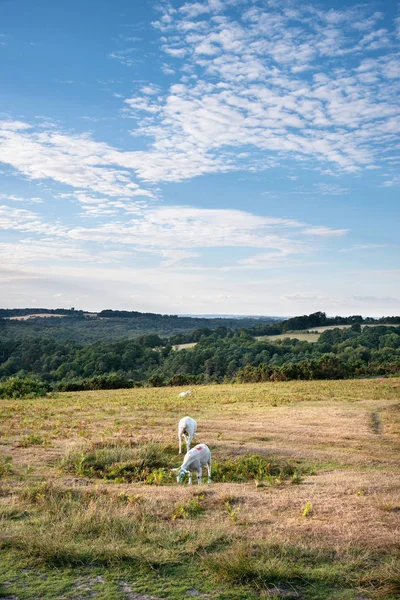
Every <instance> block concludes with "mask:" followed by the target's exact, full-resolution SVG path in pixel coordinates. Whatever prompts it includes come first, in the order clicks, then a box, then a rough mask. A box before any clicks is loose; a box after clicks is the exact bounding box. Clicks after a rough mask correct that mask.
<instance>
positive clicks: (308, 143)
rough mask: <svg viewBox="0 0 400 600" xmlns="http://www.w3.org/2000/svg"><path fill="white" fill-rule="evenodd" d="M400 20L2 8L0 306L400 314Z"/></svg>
mask: <svg viewBox="0 0 400 600" xmlns="http://www.w3.org/2000/svg"><path fill="white" fill-rule="evenodd" d="M399 41H400V4H398V3H397V2H393V1H392V0H384V1H383V0H377V1H376V2H366V3H365V2H364V3H362V4H358V3H353V2H351V1H343V0H342V1H341V0H336V1H335V2H334V1H333V0H326V1H321V2H315V1H314V0H310V1H309V2H304V0H302V1H297V0H198V1H197V0H196V1H190V2H188V1H185V0H171V1H169V0H166V1H159V0H113V2H110V1H109V0H96V2H91V1H89V0H86V1H83V2H82V0H68V1H67V0H59V1H57V2H54V0H35V2H32V0H0V65H1V86H0V306H1V307H2V308H7V307H8V308H11V307H47V308H58V307H62V308H69V307H72V306H74V307H75V308H80V309H85V310H93V311H96V310H101V309H106V308H112V309H124V310H139V311H151V312H160V313H172V314H207V313H208V314H239V315H240V314H241V315H280V316H290V315H298V314H307V313H311V312H315V311H318V310H322V311H325V312H327V313H328V314H329V315H336V314H337V315H349V314H362V315H364V316H366V315H370V316H382V315H393V314H400V276H399V275H400V268H399V260H398V259H399V233H398V232H399V198H400V170H399V162H400V144H399V132H400V103H399V100H398V99H399V87H400V86H399V78H400V46H399Z"/></svg>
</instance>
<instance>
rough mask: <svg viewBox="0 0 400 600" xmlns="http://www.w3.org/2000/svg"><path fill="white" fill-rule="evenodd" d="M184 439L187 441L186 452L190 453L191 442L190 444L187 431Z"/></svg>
mask: <svg viewBox="0 0 400 600" xmlns="http://www.w3.org/2000/svg"><path fill="white" fill-rule="evenodd" d="M183 439H184V440H185V443H186V453H188V452H189V450H190V444H188V436H187V433H184V434H183Z"/></svg>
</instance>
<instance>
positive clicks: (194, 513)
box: [171, 494, 204, 521]
mask: <svg viewBox="0 0 400 600" xmlns="http://www.w3.org/2000/svg"><path fill="white" fill-rule="evenodd" d="M203 500H204V494H197V495H196V496H195V497H193V498H191V499H190V500H189V502H186V503H185V504H180V505H179V506H177V507H176V509H175V510H174V512H173V513H172V516H171V518H172V520H173V521H176V519H194V518H196V517H198V516H199V515H201V514H202V513H203V512H204V507H203V506H202V503H203Z"/></svg>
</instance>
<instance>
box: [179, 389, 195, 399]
mask: <svg viewBox="0 0 400 600" xmlns="http://www.w3.org/2000/svg"><path fill="white" fill-rule="evenodd" d="M191 393H192V392H191V391H190V390H186V392H181V393H180V394H178V395H179V397H180V398H186V396H190V394H191Z"/></svg>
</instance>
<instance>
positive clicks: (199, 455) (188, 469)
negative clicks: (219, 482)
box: [172, 444, 211, 485]
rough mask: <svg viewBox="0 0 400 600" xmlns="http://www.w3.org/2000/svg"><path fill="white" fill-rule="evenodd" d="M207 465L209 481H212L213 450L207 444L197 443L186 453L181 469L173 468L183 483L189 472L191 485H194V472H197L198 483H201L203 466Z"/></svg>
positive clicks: (178, 479) (178, 480)
mask: <svg viewBox="0 0 400 600" xmlns="http://www.w3.org/2000/svg"><path fill="white" fill-rule="evenodd" d="M205 466H207V471H208V483H211V452H210V449H209V447H208V446H206V445H205V444H197V446H195V447H194V448H192V449H191V450H189V452H187V453H186V454H185V458H184V459H183V463H182V465H181V467H180V468H179V469H172V471H174V472H177V473H178V474H177V476H176V480H177V482H178V483H182V481H183V479H184V477H185V475H187V474H189V485H192V473H193V471H195V472H196V473H197V483H198V484H199V485H201V475H202V470H203V467H205Z"/></svg>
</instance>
